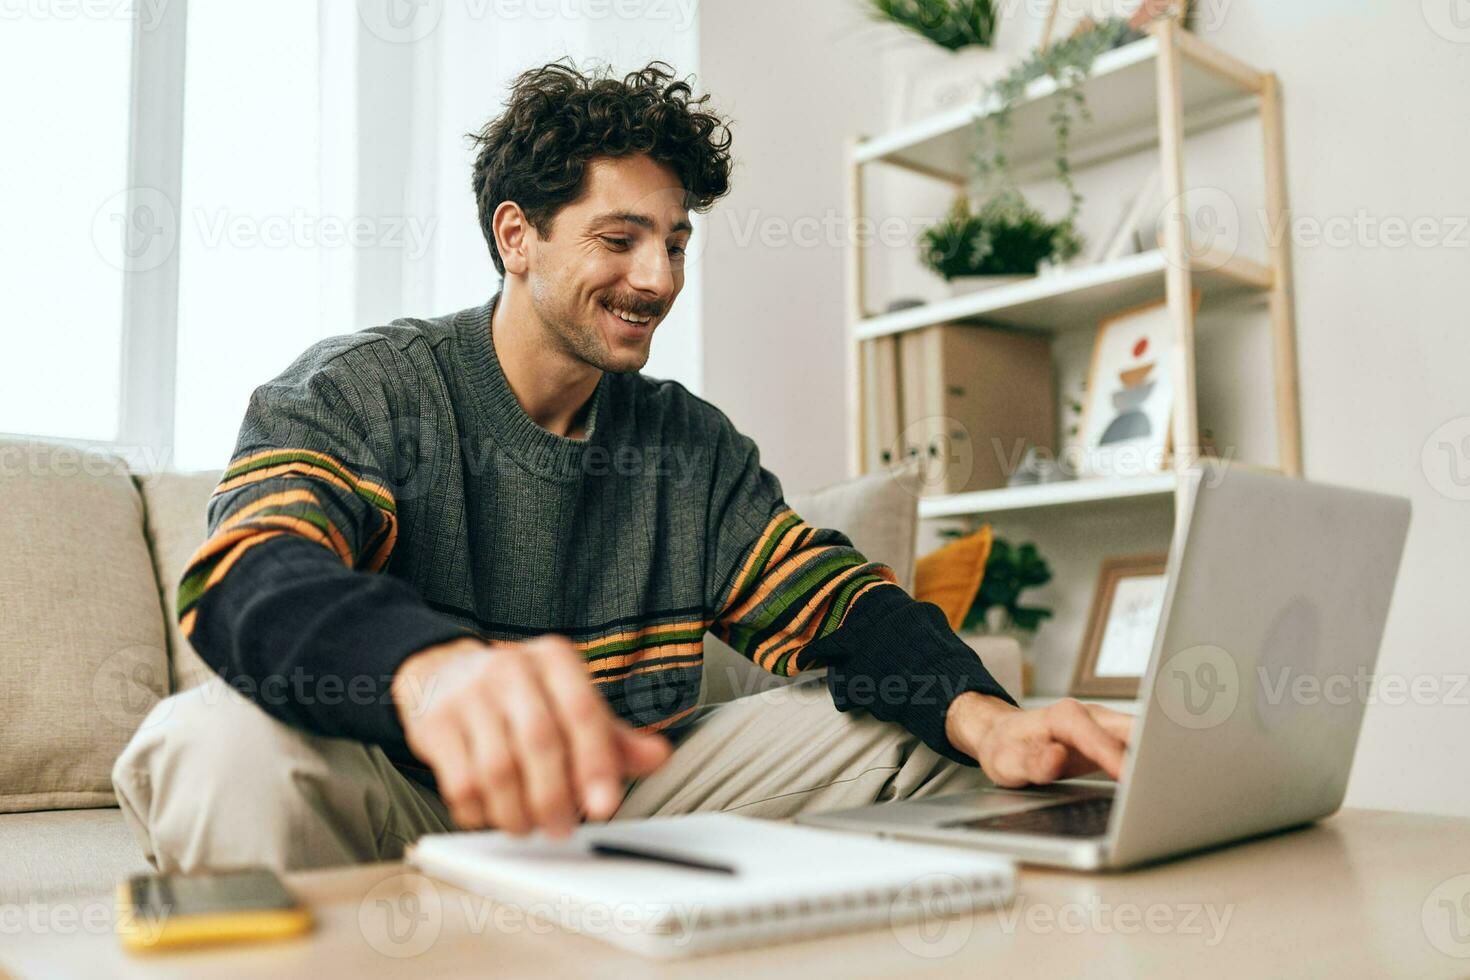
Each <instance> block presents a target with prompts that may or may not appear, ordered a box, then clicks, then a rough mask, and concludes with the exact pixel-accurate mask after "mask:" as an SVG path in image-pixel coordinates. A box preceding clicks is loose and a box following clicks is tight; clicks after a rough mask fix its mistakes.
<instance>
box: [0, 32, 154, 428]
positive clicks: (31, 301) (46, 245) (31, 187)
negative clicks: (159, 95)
mask: <svg viewBox="0 0 1470 980" xmlns="http://www.w3.org/2000/svg"><path fill="white" fill-rule="evenodd" d="M116 6H117V5H104V8H106V10H108V11H111V12H110V14H109V15H108V16H102V17H96V18H89V17H87V16H85V13H84V12H85V10H86V8H85V7H81V8H72V9H71V11H70V12H71V14H72V16H69V17H68V16H61V13H62V11H64V10H66V9H67V8H64V7H60V6H58V7H57V8H56V15H55V16H48V15H47V13H46V12H47V11H48V9H49V8H45V7H42V8H35V10H34V11H32V12H31V13H29V14H28V15H27V16H26V17H25V18H23V19H21V18H13V17H12V16H10V15H6V16H5V18H4V20H3V22H0V91H3V92H5V93H6V95H5V96H4V98H0V132H4V133H7V134H11V135H10V136H8V137H7V139H6V147H5V150H4V155H5V179H4V180H3V181H0V215H3V216H4V217H3V219H0V268H3V269H5V270H6V274H5V288H4V289H3V290H0V323H3V324H4V326H3V328H0V329H3V337H4V345H5V348H4V355H3V358H4V365H5V371H4V373H3V375H0V432H16V433H27V434H33V435H42V436H67V437H73V438H80V439H97V440H110V439H114V438H116V437H117V429H118V420H119V392H120V379H121V372H122V359H121V347H122V297H123V285H124V283H123V279H124V273H123V257H122V248H123V247H127V246H132V247H146V246H147V244H148V236H149V234H150V232H149V230H148V228H147V227H146V226H134V227H127V226H118V225H117V224H116V222H118V221H121V220H123V218H124V211H125V208H124V207H123V206H120V202H121V201H123V200H125V198H126V194H127V187H128V98H129V91H130V88H131V82H132V79H131V60H132V21H131V19H130V17H128V16H127V15H126V13H122V14H119V13H116V12H115V11H112V10H111V8H113V7H116ZM40 93H44V98H41V97H38V95H39V94H40ZM15 134H30V136H29V138H16V136H15ZM135 213H136V214H137V215H138V216H139V217H146V216H145V215H143V213H142V211H141V210H135Z"/></svg>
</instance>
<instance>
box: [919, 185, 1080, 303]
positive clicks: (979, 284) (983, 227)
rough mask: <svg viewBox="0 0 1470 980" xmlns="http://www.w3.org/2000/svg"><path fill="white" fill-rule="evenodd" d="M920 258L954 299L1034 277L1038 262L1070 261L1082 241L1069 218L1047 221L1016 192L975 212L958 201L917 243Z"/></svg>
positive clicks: (998, 197)
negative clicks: (944, 284)
mask: <svg viewBox="0 0 1470 980" xmlns="http://www.w3.org/2000/svg"><path fill="white" fill-rule="evenodd" d="M919 248H920V258H921V259H922V261H923V263H924V265H925V266H927V267H928V268H929V269H930V271H932V272H934V273H936V274H938V275H940V276H942V277H943V278H944V280H945V281H946V282H948V283H949V284H950V289H951V291H952V292H954V293H955V294H960V293H966V292H972V291H974V290H976V289H987V288H991V287H994V286H999V285H1005V284H1007V283H1012V282H1016V281H1018V280H1020V279H1024V278H1027V277H1029V276H1034V275H1036V270H1037V266H1038V265H1039V264H1040V263H1041V262H1043V261H1047V262H1051V263H1061V262H1065V261H1067V260H1068V259H1070V258H1072V257H1073V256H1075V255H1076V254H1077V253H1078V252H1079V251H1080V250H1081V248H1082V240H1081V238H1080V236H1079V235H1078V234H1077V230H1076V227H1075V226H1074V225H1073V223H1072V221H1071V219H1070V218H1064V219H1062V220H1061V221H1050V220H1048V219H1047V218H1046V216H1045V215H1043V214H1042V213H1041V212H1040V211H1038V210H1036V209H1035V208H1034V207H1032V206H1031V205H1030V204H1029V203H1027V201H1026V199H1025V198H1024V197H1022V196H1021V194H1020V192H1018V191H1016V190H1014V189H1008V190H1005V191H1002V192H1000V193H998V194H994V195H992V196H991V197H990V198H989V199H987V200H986V201H985V203H984V204H982V205H981V206H980V207H979V209H978V210H972V208H971V205H970V200H969V198H968V197H965V196H961V197H960V198H958V199H957V200H956V201H955V203H954V207H952V208H951V209H950V211H949V213H948V214H947V215H945V217H944V218H943V219H942V220H941V221H939V222H938V223H937V224H935V225H933V226H931V227H929V228H927V229H925V230H924V233H923V234H922V235H921V236H920V240H919Z"/></svg>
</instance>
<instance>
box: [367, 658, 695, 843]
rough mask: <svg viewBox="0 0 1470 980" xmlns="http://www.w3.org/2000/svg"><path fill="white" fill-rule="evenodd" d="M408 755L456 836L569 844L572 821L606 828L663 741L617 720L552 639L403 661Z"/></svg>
mask: <svg viewBox="0 0 1470 980" xmlns="http://www.w3.org/2000/svg"><path fill="white" fill-rule="evenodd" d="M393 698H394V702H395V703H396V704H397V706H398V717H399V720H400V721H401V722H402V723H403V731H404V734H405V735H406V736H407V738H408V746H409V748H410V749H412V750H413V753H414V754H415V755H416V756H418V757H419V758H420V759H422V760H423V761H424V762H426V763H427V764H428V765H429V767H430V769H432V770H433V772H434V778H435V779H436V780H437V781H438V783H439V792H440V795H441V796H443V797H444V801H445V802H446V803H447V804H449V812H450V815H451V816H452V817H453V818H454V822H455V824H456V825H458V826H459V827H461V828H464V829H470V828H476V827H494V828H496V829H499V830H505V831H508V832H510V833H512V834H515V835H517V836H519V835H522V834H525V833H528V832H530V831H531V830H533V829H535V828H540V829H541V830H543V831H545V832H546V833H547V834H548V835H549V836H552V837H565V836H566V835H567V834H569V833H571V831H572V828H573V827H574V826H575V824H576V822H577V817H578V812H579V811H580V812H581V813H582V814H585V815H586V816H587V817H588V818H590V819H593V820H605V819H607V818H609V817H611V816H612V815H613V813H614V812H615V811H616V810H617V808H618V806H619V805H620V804H621V803H622V799H623V792H624V788H625V779H627V778H629V777H636V776H642V775H645V774H647V773H650V772H652V771H653V770H655V769H657V768H658V767H659V766H661V765H662V764H663V763H664V761H665V760H666V759H668V757H669V754H670V751H671V749H670V746H669V742H668V740H667V739H665V738H664V737H663V736H661V735H652V734H645V733H640V732H637V731H635V730H634V729H633V728H632V727H630V726H629V725H628V724H627V723H626V722H624V721H622V720H621V719H620V718H617V717H616V716H614V715H613V713H612V711H611V710H610V709H609V708H608V706H607V702H606V701H605V700H603V698H602V695H600V694H599V693H598V692H597V690H596V689H595V688H594V687H593V685H592V681H591V679H590V678H589V677H588V676H587V668H586V665H585V662H584V661H583V659H582V656H581V654H579V653H578V652H577V650H576V648H574V647H573V646H572V645H571V643H570V642H569V641H568V640H566V639H565V638H564V637H560V636H550V635H548V636H541V637H537V638H536V639H534V640H529V641H527V642H524V643H496V644H485V643H482V642H480V641H478V640H473V639H465V640H455V641H453V642H451V643H446V644H442V645H440V646H435V647H430V648H429V649H427V650H423V651H420V652H419V653H416V654H414V655H413V656H412V657H409V658H408V659H407V660H406V661H404V662H403V665H402V666H401V667H399V668H398V672H397V673H396V674H395V675H394V677H393Z"/></svg>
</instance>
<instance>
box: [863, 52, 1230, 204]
mask: <svg viewBox="0 0 1470 980" xmlns="http://www.w3.org/2000/svg"><path fill="white" fill-rule="evenodd" d="M1197 43H1198V46H1200V47H1206V48H1207V47H1208V45H1206V44H1205V42H1203V41H1198V42H1197ZM1158 54H1159V41H1158V39H1157V38H1156V37H1147V38H1144V39H1143V40H1140V41H1134V42H1133V43H1131V44H1127V45H1124V46H1123V47H1121V48H1116V49H1114V50H1112V51H1107V52H1104V53H1103V54H1101V55H1099V56H1098V58H1097V61H1096V62H1094V64H1093V70H1092V76H1091V77H1090V78H1088V80H1087V81H1086V82H1084V83H1083V86H1084V92H1085V94H1086V97H1087V106H1088V109H1089V110H1090V111H1091V112H1092V120H1091V121H1090V122H1086V121H1082V120H1079V121H1078V123H1077V125H1076V126H1074V129H1073V134H1072V141H1071V143H1072V152H1073V153H1074V155H1077V156H1085V155H1086V153H1087V150H1088V148H1089V147H1090V146H1091V145H1092V144H1094V143H1099V142H1104V141H1107V140H1109V139H1116V138H1117V137H1119V136H1120V135H1122V134H1150V139H1153V138H1156V137H1155V136H1153V135H1152V134H1156V133H1157V125H1156V118H1157V105H1158V103H1157V98H1156V94H1155V86H1156V77H1155V72H1156V63H1157V61H1158ZM1181 72H1182V81H1183V90H1184V116H1185V126H1186V129H1190V130H1195V129H1198V128H1202V126H1201V125H1200V124H1201V123H1202V121H1203V120H1207V119H1213V118H1215V117H1218V116H1219V113H1218V111H1217V110H1219V108H1220V107H1221V106H1222V105H1224V104H1225V103H1228V102H1232V101H1235V102H1238V101H1239V100H1240V98H1241V96H1242V95H1243V94H1245V90H1243V89H1242V88H1241V87H1240V85H1238V84H1236V83H1234V82H1232V81H1231V80H1230V79H1228V78H1226V77H1224V76H1222V75H1220V74H1218V73H1216V72H1212V71H1209V70H1207V69H1205V68H1204V67H1202V66H1201V65H1200V64H1199V63H1198V62H1197V61H1195V60H1194V59H1193V58H1183V59H1181ZM1056 90H1057V85H1056V82H1055V81H1053V80H1052V79H1051V78H1042V79H1038V80H1037V81H1035V82H1032V83H1031V85H1030V86H1028V87H1027V89H1026V94H1025V95H1024V96H1023V97H1022V98H1021V99H1020V100H1019V101H1018V102H1017V103H1016V104H1015V106H1014V107H1013V108H1012V110H1011V137H1010V145H1009V148H1008V151H1007V157H1008V159H1009V160H1010V165H1011V167H1012V168H1013V169H1014V170H1018V171H1019V170H1023V169H1025V168H1027V167H1028V166H1031V165H1033V164H1036V163H1037V162H1039V161H1043V160H1050V159H1051V158H1052V157H1054V156H1055V154H1056V137H1055V135H1054V134H1053V131H1052V124H1051V122H1050V119H1049V117H1050V115H1051V113H1052V111H1053V101H1052V99H1051V98H1050V97H1051V96H1053V95H1055V94H1056ZM996 108H997V105H996V103H995V102H994V101H993V100H990V101H986V100H982V101H979V102H975V103H972V104H971V105H968V106H959V107H956V108H954V109H949V110H946V111H945V112H943V113H940V114H937V115H934V116H930V117H928V118H926V119H920V120H917V121H915V122H913V123H910V124H909V125H907V126H904V127H902V128H900V129H897V130H895V131H893V132H890V133H886V134H884V135H882V136H877V137H874V138H873V139H870V140H866V141H864V142H862V143H860V144H858V146H857V148H856V151H855V155H854V159H855V160H856V161H857V162H858V163H874V162H882V163H889V164H894V165H896V166H901V167H908V168H910V169H913V170H917V171H919V172H921V173H928V174H932V175H934V176H937V177H943V178H946V179H950V180H954V181H958V182H964V181H965V180H967V179H968V178H969V176H970V175H971V174H973V173H974V166H973V163H972V160H973V157H974V155H975V153H976V151H977V150H979V149H980V145H981V140H980V135H979V134H978V133H977V132H976V128H975V122H976V120H978V119H980V118H982V117H985V116H988V115H990V114H991V113H993V112H994V111H995V110H996ZM1228 118H1229V117H1228V116H1224V117H1220V118H1219V119H1218V120H1217V121H1218V122H1223V121H1227V120H1228Z"/></svg>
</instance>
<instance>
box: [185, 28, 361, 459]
mask: <svg viewBox="0 0 1470 980" xmlns="http://www.w3.org/2000/svg"><path fill="white" fill-rule="evenodd" d="M185 51H186V56H185V65H186V67H185V73H186V77H187V79H188V82H187V85H186V86H185V89H184V142H183V188H182V195H181V197H182V200H181V205H180V209H179V217H180V226H179V319H178V350H177V369H176V370H177V378H176V384H175V404H174V453H173V459H172V461H171V465H172V466H174V467H175V468H177V469H184V470H191V469H213V468H223V467H224V465H225V464H226V463H227V462H228V461H229V455H230V451H231V449H232V448H233V446H234V444H235V435H236V432H237V431H238V430H239V427H240V419H241V418H242V417H243V416H244V414H245V406H246V405H247V404H248V402H249V398H250V393H251V391H253V390H254V389H255V388H256V386H258V385H260V384H262V383H263V382H265V381H268V380H269V379H271V378H272V377H274V376H276V375H277V374H279V373H280V372H281V371H282V370H283V369H284V368H285V367H286V365H287V364H289V363H290V362H291V359H292V358H294V357H295V356H296V355H297V354H299V353H301V352H302V351H303V350H305V349H306V348H307V347H308V346H309V345H310V344H311V343H312V342H313V341H314V340H317V339H319V338H320V337H322V336H326V335H328V334H332V333H342V332H345V331H348V330H351V329H352V325H351V324H345V325H344V324H342V323H334V324H331V325H323V324H321V323H319V315H318V306H317V298H318V292H319V275H320V272H319V269H318V257H319V256H320V254H321V251H322V250H323V249H332V248H336V249H339V250H340V249H342V248H346V247H347V246H346V244H345V243H343V242H341V241H339V240H338V239H336V238H333V237H332V236H333V234H334V232H335V230H336V228H337V225H338V224H339V223H340V222H339V221H338V219H337V218H336V217H334V216H331V215H323V214H322V208H321V206H320V204H319V196H320V182H319V178H318V175H319V173H320V168H319V166H318V156H319V152H318V151H319V132H320V126H319V112H318V88H319V86H318V54H317V52H318V22H317V5H316V4H315V3H302V2H301V0H255V2H253V3H248V4H245V3H239V2H237V0H190V3H189V17H188V31H187V41H186V46H185ZM324 233H325V236H326V237H325V239H324V238H323V235H324Z"/></svg>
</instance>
